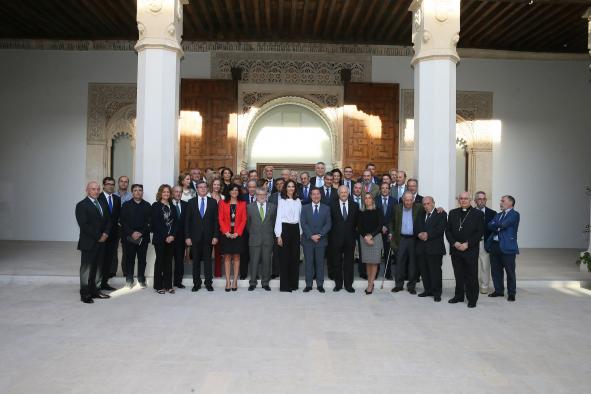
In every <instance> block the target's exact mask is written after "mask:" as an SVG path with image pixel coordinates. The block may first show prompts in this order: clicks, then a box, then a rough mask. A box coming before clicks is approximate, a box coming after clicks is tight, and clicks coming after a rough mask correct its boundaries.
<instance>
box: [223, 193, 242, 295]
mask: <svg viewBox="0 0 591 394" xmlns="http://www.w3.org/2000/svg"><path fill="white" fill-rule="evenodd" d="M239 194H240V186H238V185H236V184H231V185H229V186H228V191H227V194H226V197H225V198H224V199H223V200H220V202H219V203H218V218H219V224H220V234H221V246H220V253H221V254H222V255H223V256H224V270H225V274H226V291H230V290H232V291H236V290H238V275H239V274H240V253H242V248H243V247H244V246H243V239H242V235H243V234H244V228H245V227H246V202H245V201H240V200H238V195H239ZM232 262H233V264H232V265H233V267H232V268H233V269H234V280H233V282H232V284H231V285H232V287H230V271H231V269H230V268H231V267H230V264H231V263H232Z"/></svg>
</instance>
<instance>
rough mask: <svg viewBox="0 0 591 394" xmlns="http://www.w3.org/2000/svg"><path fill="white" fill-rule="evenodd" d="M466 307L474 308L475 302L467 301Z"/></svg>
mask: <svg viewBox="0 0 591 394" xmlns="http://www.w3.org/2000/svg"><path fill="white" fill-rule="evenodd" d="M468 308H476V303H475V302H469V303H468Z"/></svg>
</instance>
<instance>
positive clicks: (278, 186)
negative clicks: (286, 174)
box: [268, 178, 285, 206]
mask: <svg viewBox="0 0 591 394" xmlns="http://www.w3.org/2000/svg"><path fill="white" fill-rule="evenodd" d="M284 184H285V182H283V178H277V179H275V191H274V192H273V193H272V194H271V195H270V196H269V198H268V200H269V202H271V203H273V204H275V206H277V205H278V204H279V199H280V198H281V196H280V195H281V190H282V189H283V185H284Z"/></svg>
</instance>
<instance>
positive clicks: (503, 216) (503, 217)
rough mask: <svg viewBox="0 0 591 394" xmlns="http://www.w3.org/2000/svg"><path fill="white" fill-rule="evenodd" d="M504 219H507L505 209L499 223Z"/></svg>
mask: <svg viewBox="0 0 591 394" xmlns="http://www.w3.org/2000/svg"><path fill="white" fill-rule="evenodd" d="M503 219H505V211H503V213H501V217H500V218H499V223H500V222H502V221H503Z"/></svg>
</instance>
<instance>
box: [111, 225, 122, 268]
mask: <svg viewBox="0 0 591 394" xmlns="http://www.w3.org/2000/svg"><path fill="white" fill-rule="evenodd" d="M120 232H121V230H120V227H119V226H118V225H117V229H116V230H115V238H114V239H112V240H111V241H112V242H113V250H112V251H111V266H110V268H109V278H112V277H114V276H116V275H117V267H118V266H119V255H118V254H117V249H119V240H120V238H121V233H120Z"/></svg>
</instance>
